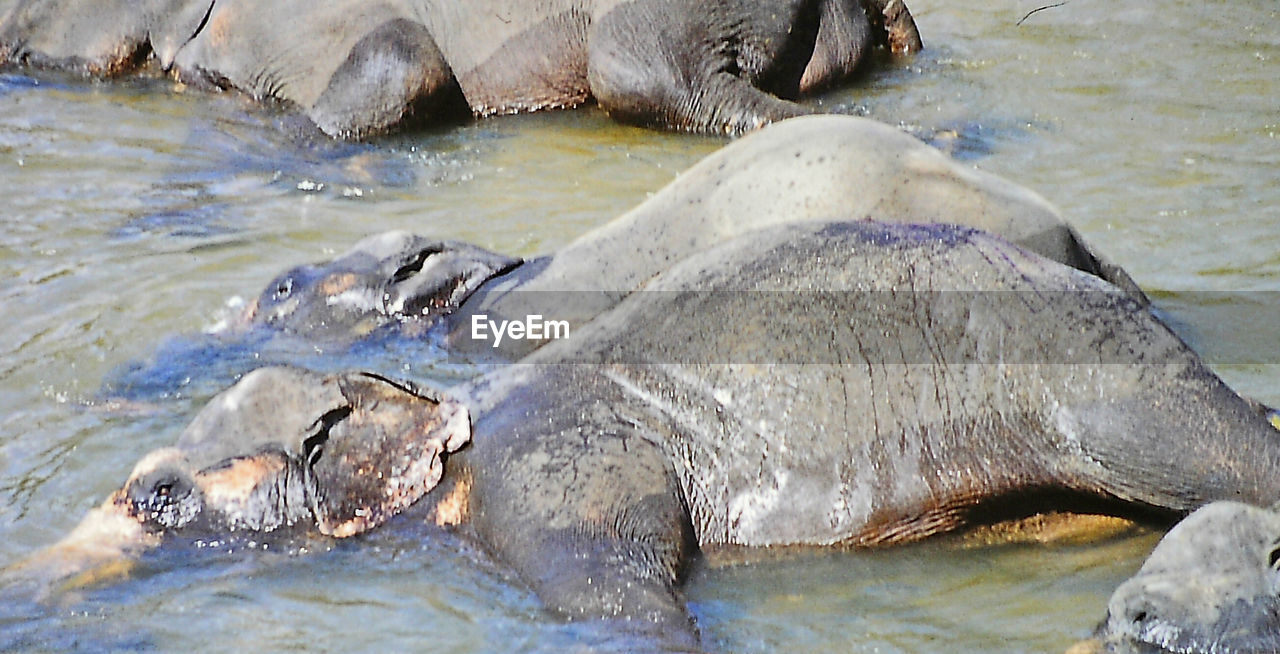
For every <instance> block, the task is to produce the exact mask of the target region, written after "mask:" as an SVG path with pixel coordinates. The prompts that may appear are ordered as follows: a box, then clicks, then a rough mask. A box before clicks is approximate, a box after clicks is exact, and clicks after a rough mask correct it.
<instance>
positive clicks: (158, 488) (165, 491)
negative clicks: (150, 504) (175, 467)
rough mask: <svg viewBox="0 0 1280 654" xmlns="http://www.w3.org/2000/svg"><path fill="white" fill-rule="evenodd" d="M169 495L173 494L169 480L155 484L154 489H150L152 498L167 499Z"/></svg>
mask: <svg viewBox="0 0 1280 654" xmlns="http://www.w3.org/2000/svg"><path fill="white" fill-rule="evenodd" d="M171 494H173V481H171V480H165V481H160V482H156V485H155V487H154V488H152V489H151V496H152V497H159V498H168V497H169V496H170V495H171Z"/></svg>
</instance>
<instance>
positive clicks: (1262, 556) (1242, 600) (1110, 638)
mask: <svg viewBox="0 0 1280 654" xmlns="http://www.w3.org/2000/svg"><path fill="white" fill-rule="evenodd" d="M1071 651H1072V653H1073V654H1084V653H1085V652H1093V653H1098V654H1101V653H1102V652H1111V653H1113V654H1138V653H1143V652H1185V653H1187V654H1210V653H1211V652H1277V651H1280V513H1277V512H1276V510H1275V507H1272V508H1261V507H1258V506H1253V505H1250V504H1242V503H1240V502H1214V503H1212V504H1209V505H1207V506H1205V507H1203V508H1200V509H1198V510H1197V511H1195V512H1194V513H1192V514H1191V515H1189V516H1187V517H1186V518H1185V519H1184V520H1182V521H1181V522H1179V523H1178V524H1177V525H1175V526H1174V528H1173V529H1171V530H1170V531H1169V533H1168V534H1165V536H1164V538H1162V539H1161V540H1160V543H1159V544H1158V545H1156V548H1155V550H1154V551H1152V552H1151V556H1150V557H1148V559H1147V561H1146V562H1145V563H1143V564H1142V568H1141V569H1139V570H1138V572H1137V573H1136V574H1135V575H1134V576H1133V578H1132V579H1129V580H1128V581H1126V582H1124V583H1123V584H1121V585H1120V587H1119V588H1117V589H1116V592H1115V593H1114V594H1113V595H1112V596H1111V600H1110V601H1109V602H1108V603H1107V618H1106V620H1105V621H1103V623H1102V625H1101V626H1100V627H1099V628H1098V634H1097V636H1096V637H1095V638H1094V639H1093V640H1091V641H1087V642H1085V643H1081V644H1079V645H1077V646H1076V647H1075V648H1073V649H1072V650H1071Z"/></svg>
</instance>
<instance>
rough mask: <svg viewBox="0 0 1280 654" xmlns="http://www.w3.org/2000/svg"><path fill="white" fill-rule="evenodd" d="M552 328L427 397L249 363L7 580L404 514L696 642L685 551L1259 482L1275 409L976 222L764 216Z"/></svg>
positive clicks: (1128, 503) (1131, 304) (615, 612)
mask: <svg viewBox="0 0 1280 654" xmlns="http://www.w3.org/2000/svg"><path fill="white" fill-rule="evenodd" d="M574 327H575V331H574V332H573V333H572V336H571V338H569V339H566V340H560V341H556V342H554V343H551V344H548V345H546V346H544V347H542V348H540V349H539V350H537V351H536V352H534V353H533V354H532V355H530V356H528V357H526V358H524V359H523V360H522V361H521V362H519V363H517V364H514V365H510V366H504V367H502V368H499V369H497V370H495V371H493V372H491V373H489V374H487V375H484V376H482V377H479V378H476V379H475V380H473V381H471V382H469V383H466V384H464V385H462V386H460V387H456V388H453V389H451V390H450V391H449V392H447V393H446V394H441V395H439V396H424V395H423V394H422V393H421V392H417V391H414V390H413V389H410V388H405V387H399V386H396V385H395V384H392V383H390V382H387V381H385V380H381V379H377V378H371V377H369V376H367V375H363V374H346V375H338V376H333V377H323V376H320V375H318V374H316V373H307V372H303V371H299V370H296V369H284V370H274V369H269V370H263V371H259V372H255V373H254V374H252V375H249V376H247V377H246V378H245V380H244V381H242V382H241V384H240V385H237V386H236V387H233V388H232V389H230V390H228V391H226V393H225V394H224V395H223V396H221V397H219V398H215V399H214V400H213V401H212V402H211V403H210V404H209V406H208V407H207V408H206V409H205V411H204V412H202V413H201V415H200V416H199V417H198V418H197V419H196V421H195V422H194V423H193V424H192V426H191V427H190V428H189V429H188V431H187V432H184V434H183V436H182V437H180V439H179V442H178V446H177V447H176V448H172V449H165V450H161V451H160V452H159V453H153V454H151V455H148V456H146V457H144V458H143V459H142V461H141V462H140V463H139V464H138V465H137V467H136V468H135V470H134V472H133V474H132V475H130V477H129V479H128V481H126V483H125V484H124V486H123V487H122V489H121V490H120V491H118V492H117V493H115V494H113V495H112V496H111V497H110V498H108V499H107V501H106V502H105V503H104V504H103V505H102V506H101V507H100V508H99V509H96V510H95V511H93V512H92V513H91V514H90V516H88V517H87V518H86V519H85V522H84V523H83V524H82V525H81V526H80V527H79V528H77V529H76V530H75V532H73V533H72V534H71V535H69V536H68V537H67V539H66V540H64V541H63V542H61V543H59V544H58V545H55V546H54V547H52V548H51V549H49V550H46V551H44V552H42V553H39V554H37V555H35V556H34V557H33V558H32V559H31V560H30V561H29V562H27V563H26V564H24V565H20V566H18V567H17V568H16V569H13V570H10V571H9V574H10V575H14V576H18V577H22V578H27V579H34V580H45V579H48V578H49V577H58V576H61V575H68V574H74V573H76V572H78V571H83V570H85V569H87V568H92V567H94V566H97V565H100V564H103V563H104V562H106V561H110V560H113V559H116V558H118V557H120V556H131V555H134V554H136V552H137V551H138V550H141V549H145V548H147V547H153V546H156V545H159V544H160V543H162V542H163V541H164V540H165V539H166V538H168V537H170V536H172V535H175V534H183V533H185V532H187V531H188V530H196V531H197V532H198V533H207V531H208V530H219V529H221V530H224V531H225V530H228V529H232V530H235V531H237V532H240V533H244V532H246V531H247V532H249V533H250V534H253V537H254V538H258V539H261V538H263V537H266V536H267V535H268V533H263V532H269V533H291V532H294V531H296V530H299V529H302V530H314V531H319V532H321V533H324V534H330V535H332V536H335V537H341V536H345V535H352V534H355V533H359V532H360V531H362V530H364V529H367V528H371V527H374V526H377V525H378V524H382V523H384V522H385V521H386V520H387V519H388V518H389V517H390V516H392V515H394V514H396V513H397V512H401V513H403V514H406V515H403V516H402V518H403V519H413V520H427V521H431V522H433V523H435V524H437V525H440V526H442V527H445V528H450V529H457V530H459V533H461V534H464V535H468V536H470V537H473V538H474V539H476V540H477V541H478V542H479V543H481V544H482V545H483V547H484V548H485V549H486V551H488V552H490V553H492V554H493V556H494V557H495V558H496V559H497V560H498V561H500V562H502V563H504V564H505V565H507V566H510V568H511V569H512V570H514V571H515V573H516V574H517V575H518V577H519V578H520V579H521V580H523V581H524V582H525V583H527V584H528V585H529V586H530V587H531V588H532V589H533V590H534V591H536V592H537V594H538V595H539V596H540V597H541V598H542V599H543V600H544V602H545V603H546V605H547V606H548V607H549V609H551V610H552V611H553V612H555V613H557V614H559V615H562V616H565V617H567V618H571V619H600V620H608V621H612V622H614V623H616V625H617V627H618V628H619V629H624V630H629V632H631V633H634V635H635V637H636V638H638V639H641V640H642V641H643V642H644V643H645V646H646V647H649V646H652V647H668V648H693V647H698V646H699V637H698V633H697V629H696V626H695V625H694V624H693V623H692V621H691V619H690V618H689V616H688V614H687V612H686V610H685V607H684V604H683V600H682V597H681V590H680V588H681V584H682V582H683V580H684V578H685V573H686V571H687V569H688V565H689V562H690V561H691V560H692V557H694V556H696V555H697V554H698V553H699V552H703V553H706V552H713V551H716V550H718V549H722V548H757V547H774V546H796V547H799V546H809V547H828V546H835V547H851V546H866V545H876V544H891V543H900V542H905V541H911V540H916V539H921V538H925V537H928V536H930V535H933V534H938V533H942V532H948V531H952V530H957V529H963V528H966V527H969V526H974V525H982V524H987V523H992V522H997V521H1002V520H1006V519H1013V518H1019V517H1023V516H1025V515H1028V514H1033V513H1036V512H1041V511H1048V510H1067V511H1081V510H1083V511H1088V512H1103V513H1111V514H1117V515H1135V514H1136V515H1139V516H1149V515H1151V514H1152V513H1153V512H1155V513H1164V514H1166V515H1176V514H1177V513H1181V512H1187V511H1191V510H1193V509H1195V508H1196V507H1198V506H1201V505H1203V504H1206V503H1208V502H1211V501H1214V500H1221V499H1236V500H1243V501H1248V502H1254V503H1269V502H1273V501H1275V500H1277V499H1280V474H1277V473H1280V438H1278V435H1277V433H1276V431H1275V429H1273V428H1272V426H1271V425H1270V424H1269V422H1268V421H1267V419H1266V418H1265V417H1263V416H1262V415H1261V414H1260V413H1259V412H1258V411H1256V410H1255V408H1254V407H1253V406H1251V405H1250V404H1249V403H1248V402H1246V401H1245V400H1243V399H1241V398H1240V397H1239V396H1237V395H1236V394H1235V393H1233V392H1232V391H1231V390H1230V389H1229V388H1227V387H1226V385H1225V384H1223V382H1222V381H1221V380H1220V379H1218V378H1217V377H1216V376H1215V375H1213V373H1212V372H1210V371H1209V370H1208V369H1207V368H1206V367H1205V366H1204V365H1203V364H1202V363H1201V362H1200V361H1199V359H1198V358H1197V357H1196V356H1195V354H1194V353H1193V352H1192V351H1191V350H1190V349H1189V348H1187V346H1186V345H1185V344H1183V343H1182V342H1181V341H1180V340H1179V339H1178V338H1177V337H1176V336H1174V335H1173V334H1172V333H1171V332H1170V331H1169V330H1168V329H1167V328H1166V327H1165V326H1164V325H1163V324H1161V323H1160V322H1159V321H1158V320H1157V319H1156V318H1155V317H1154V316H1152V314H1151V313H1150V311H1149V309H1148V308H1147V306H1146V305H1145V304H1143V303H1142V302H1141V301H1139V299H1137V298H1135V297H1133V296H1132V295H1130V294H1127V293H1125V292H1124V291H1122V290H1120V289H1118V288H1116V287H1115V286H1113V285H1111V284H1109V283H1107V282H1105V281H1103V280H1101V279H1099V278H1097V277H1095V276H1093V275H1089V274H1085V273H1082V272H1080V271H1078V270H1075V269H1073V268H1069V267H1067V266H1063V265H1061V264H1059V263H1056V262H1053V261H1050V260H1048V259H1045V258H1043V257H1039V256H1037V255H1034V254H1032V253H1029V252H1027V251H1025V250H1023V249H1020V248H1018V247H1016V246H1014V245H1011V244H1009V243H1008V242H1007V241H1004V240H1001V239H999V238H996V237H993V236H990V235H987V234H984V233H982V232H978V231H975V230H972V229H967V228H962V227H957V226H952V225H924V226H921V225H905V226H904V225H886V224H881V223H875V222H866V221H852V222H833V223H824V222H808V223H802V224H794V225H782V226H774V227H769V228H765V229H761V230H758V231H754V232H751V233H748V234H745V235H743V236H740V237H738V238H735V239H732V240H730V241H727V242H725V243H723V244H720V245H718V246H715V247H712V248H710V249H709V250H707V251H706V252H703V253H701V254H698V255H696V256H691V257H689V258H687V259H686V260H684V261H683V262H681V263H679V264H676V265H675V266H673V267H672V268H670V269H669V270H667V271H665V272H662V273H661V274H658V275H657V276H656V277H654V278H653V279H652V280H650V281H649V282H648V283H647V284H645V285H644V286H643V288H642V289H641V290H639V291H638V292H635V293H632V294H630V295H629V296H627V297H626V298H625V299H623V300H622V301H621V302H620V303H619V304H618V305H617V306H615V307H614V308H612V309H610V310H608V311H606V312H604V313H602V314H601V315H599V316H597V317H596V318H595V319H593V320H591V321H589V322H588V323H586V324H584V325H575V326H574ZM467 424H469V425H470V428H469V429H467V428H466V427H467ZM210 425H213V426H216V427H217V428H210ZM357 470H365V471H366V472H362V473H357V474H352V473H353V471H357ZM410 516H412V517H410Z"/></svg>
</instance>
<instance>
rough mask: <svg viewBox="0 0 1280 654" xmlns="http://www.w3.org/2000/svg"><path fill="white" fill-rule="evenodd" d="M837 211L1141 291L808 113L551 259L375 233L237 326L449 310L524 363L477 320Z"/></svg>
mask: <svg viewBox="0 0 1280 654" xmlns="http://www.w3.org/2000/svg"><path fill="white" fill-rule="evenodd" d="M840 215H848V216H854V217H857V218H870V217H875V219H876V220H878V221H882V222H891V223H907V224H910V223H931V222H938V221H944V220H945V221H949V222H952V223H958V224H962V225H966V226H970V227H976V228H980V229H983V230H986V231H989V232H992V233H995V234H997V235H999V236H1002V237H1004V238H1006V239H1008V240H1010V241H1012V242H1014V243H1016V244H1018V245H1021V246H1022V247H1025V248H1027V249H1029V250H1031V251H1033V252H1036V253H1038V254H1040V255H1043V256H1046V257H1049V258H1051V259H1054V260H1057V261H1060V262H1062V263H1064V264H1066V265H1069V266H1072V267H1075V268H1078V269H1080V270H1083V271H1085V272H1089V273H1092V274H1095V275H1098V276H1099V277H1102V278H1103V279H1106V280H1108V281H1111V282H1112V283H1115V284H1117V285H1119V286H1121V287H1122V288H1124V289H1126V290H1128V291H1129V292H1130V293H1132V294H1133V295H1134V296H1135V297H1139V298H1142V297H1143V295H1142V291H1141V290H1139V289H1138V286H1137V284H1135V283H1134V282H1133V280H1132V279H1130V278H1129V276H1128V275H1127V274H1126V273H1125V272H1124V270H1123V269H1121V268H1120V267H1119V266H1116V265H1114V264H1111V263H1109V262H1108V261H1106V260H1105V259H1104V258H1103V257H1102V256H1101V255H1099V254H1097V253H1095V252H1093V251H1092V250H1091V249H1090V248H1089V247H1088V246H1087V245H1086V244H1085V243H1084V242H1083V240H1082V239H1081V238H1080V235H1079V234H1078V233H1077V232H1076V231H1075V229H1074V228H1072V227H1071V225H1070V224H1068V223H1067V222H1066V221H1065V220H1063V218H1062V217H1061V215H1060V214H1059V213H1058V212H1057V210H1055V209H1054V208H1053V206H1052V205H1050V204H1049V203H1048V202H1047V201H1046V200H1045V199H1044V198H1042V197H1041V196H1039V195H1038V194H1036V193H1034V192H1032V191H1030V190H1028V189H1026V188H1024V187H1021V186H1018V185H1016V184H1013V183H1011V182H1009V181H1007V180H1005V179H1003V178H1000V177H997V176H995V175H991V174H988V173H984V172H982V171H980V170H977V169H974V168H970V167H963V166H960V165H958V164H956V163H955V162H953V161H951V160H950V159H948V158H947V157H946V156H945V155H943V154H941V153H940V152H938V151H937V150H935V149H934V148H931V147H929V146H927V145H925V144H923V143H921V142H920V141H918V140H916V139H914V138H912V137H911V136H908V135H907V134H904V133H902V132H901V131H899V130H896V129H894V128H892V127H889V126H887V125H884V124H881V123H878V122H875V121H872V120H867V119H863V118H854V117H849V116H811V117H805V118H797V119H793V120H788V121H784V122H781V123H778V124H776V125H772V126H770V127H768V128H766V129H764V130H761V131H759V132H757V133H754V134H751V135H749V136H747V137H745V138H743V139H741V140H739V141H737V142H735V143H732V144H730V145H728V146H726V147H725V148H722V149H721V150H719V151H717V152H715V153H714V154H712V155H710V156H708V157H706V158H705V159H703V160H702V161H700V162H699V163H698V164H696V165H695V166H693V167H692V168H690V169H689V170H688V171H686V172H684V173H683V174H681V175H680V176H679V177H678V178H677V179H676V180H675V181H673V182H672V183H671V184H669V185H667V186H666V187H665V188H663V189H662V190H660V191H659V192H658V193H656V194H655V195H654V196H653V197H652V198H650V199H649V200H647V201H645V202H644V203H643V204H641V205H640V206H638V207H636V208H635V209H633V210H631V211H630V212H628V213H626V214H624V215H622V216H620V217H618V218H617V219H615V220H613V221H611V222H609V223H607V224H605V225H603V226H601V227H599V228H597V229H595V230H593V231H591V232H588V233H587V234H585V235H583V236H581V237H579V238H578V239H577V240H575V241H573V242H572V243H570V244H568V245H566V246H565V247H563V248H561V249H560V250H558V251H556V252H555V253H553V254H550V255H546V256H542V257H538V258H534V259H531V260H529V261H525V262H520V261H517V260H515V259H508V258H505V257H502V256H500V255H496V254H493V253H490V252H486V251H484V250H481V249H479V248H474V247H470V246H464V245H462V244H458V243H440V242H435V241H430V240H427V239H423V238H418V237H412V236H410V235H407V234H404V233H388V234H382V235H377V236H373V237H370V238H367V239H364V240H362V241H361V242H359V243H357V244H356V245H355V246H354V247H353V248H352V249H351V250H350V251H349V252H347V253H345V254H343V255H341V256H339V257H337V258H336V259H334V260H332V261H329V262H326V263H323V264H317V265H309V266H301V267H299V268H295V269H293V270H290V271H287V272H285V273H284V274H282V275H281V276H280V277H279V278H277V279H276V280H274V281H272V282H271V283H270V284H269V285H268V286H267V288H266V289H265V291H263V293H261V294H260V296H259V297H258V299H257V300H256V301H254V302H252V303H251V304H250V306H249V308H248V309H247V310H246V312H245V314H244V315H243V316H242V318H241V321H240V322H241V324H242V325H262V326H268V327H274V328H276V329H280V330H283V331H287V332H292V333H296V334H302V335H306V336H309V337H313V338H317V339H321V340H325V341H328V342H334V341H335V340H336V341H339V342H341V341H350V340H351V339H354V338H359V337H361V336H363V335H364V334H367V333H368V332H369V329H370V327H373V326H382V325H393V326H395V327H396V328H401V329H402V328H405V327H406V326H408V327H410V328H412V329H417V330H419V331H422V330H424V329H425V328H426V326H428V325H430V324H431V323H433V322H435V321H436V320H437V319H438V318H439V317H440V316H448V317H449V319H450V322H451V328H450V329H448V330H447V331H451V332H452V338H451V343H450V345H451V346H452V347H454V348H455V349H471V350H479V351H489V350H495V351H496V352H500V353H501V354H502V355H503V356H505V357H507V358H512V359H514V358H518V357H519V356H522V355H524V354H527V353H528V352H530V351H532V349H534V348H535V347H537V346H538V345H541V343H542V342H543V341H541V340H538V339H523V340H516V339H508V340H505V341H498V340H497V339H491V340H488V341H486V342H483V343H478V342H472V341H471V339H470V336H469V333H470V328H471V326H472V324H473V321H474V320H475V319H476V317H477V316H484V317H485V319H492V320H494V321H498V320H512V319H516V318H519V317H524V316H529V315H541V316H544V317H546V318H548V319H554V320H558V321H564V322H568V323H570V324H575V325H576V324H583V323H585V322H586V321H588V320H590V319H591V318H592V317H594V316H595V315H597V314H599V313H601V312H603V311H606V310H608V309H609V308H610V307H612V306H614V305H615V304H617V303H618V302H619V301H621V299H622V298H624V297H626V296H627V295H628V294H630V293H631V292H633V291H634V290H635V289H637V288H639V287H641V286H642V285H643V284H644V283H645V282H646V281H648V280H649V279H650V278H652V277H653V276H654V275H656V274H658V273H660V272H662V271H663V270H665V269H667V268H670V267H671V266H673V265H675V264H676V263H678V262H680V261H682V260H684V259H686V258H688V257H690V256H694V255H696V254H697V253H698V252H701V251H703V250H706V249H707V248H710V247H713V246H715V245H717V244H719V243H722V242H724V241H727V240H730V239H732V238H733V237H735V236H738V235H741V234H744V233H747V232H750V231H752V230H755V229H759V228H761V227H767V226H770V225H778V224H786V223H801V222H805V221H813V220H824V219H829V218H831V217H832V216H840ZM360 308H363V310H360ZM493 345H496V346H497V347H496V348H495V347H491V346H493Z"/></svg>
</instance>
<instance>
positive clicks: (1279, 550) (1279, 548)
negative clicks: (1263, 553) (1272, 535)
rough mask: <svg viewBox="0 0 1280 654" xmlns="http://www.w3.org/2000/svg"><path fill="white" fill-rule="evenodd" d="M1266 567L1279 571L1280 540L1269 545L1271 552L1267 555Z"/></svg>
mask: <svg viewBox="0 0 1280 654" xmlns="http://www.w3.org/2000/svg"><path fill="white" fill-rule="evenodd" d="M1267 566H1269V567H1270V568H1271V569H1272V570H1276V571H1280V539H1277V540H1276V541H1274V542H1272V543H1271V551H1270V552H1268V553H1267Z"/></svg>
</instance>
